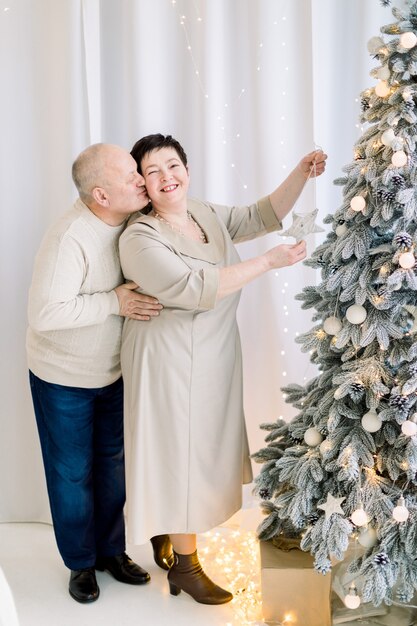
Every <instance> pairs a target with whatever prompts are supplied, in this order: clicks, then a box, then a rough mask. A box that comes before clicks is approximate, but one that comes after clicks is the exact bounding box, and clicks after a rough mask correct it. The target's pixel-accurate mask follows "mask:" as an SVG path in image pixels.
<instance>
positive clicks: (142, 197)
mask: <svg viewBox="0 0 417 626" xmlns="http://www.w3.org/2000/svg"><path fill="white" fill-rule="evenodd" d="M106 161H107V162H106V184H105V185H103V187H104V189H105V191H106V194H107V198H108V208H109V210H110V211H111V212H112V213H114V214H115V215H118V216H120V217H126V216H128V215H131V214H132V213H135V212H136V211H140V210H141V209H143V208H144V207H145V206H146V205H147V204H148V202H149V198H148V194H147V192H146V188H145V180H144V178H143V176H141V175H140V174H139V173H138V172H137V169H136V167H137V166H136V161H135V160H134V158H133V157H132V156H131V155H130V154H129V153H128V152H126V151H125V150H123V149H121V148H120V149H117V148H115V149H114V150H111V151H110V152H109V155H108V159H107V160H106Z"/></svg>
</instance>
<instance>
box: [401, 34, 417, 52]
mask: <svg viewBox="0 0 417 626" xmlns="http://www.w3.org/2000/svg"><path fill="white" fill-rule="evenodd" d="M416 43H417V37H416V36H415V34H414V33H412V32H408V33H403V34H402V35H401V36H400V44H401V46H402V47H403V48H405V49H406V50H410V48H414V46H415V45H416Z"/></svg>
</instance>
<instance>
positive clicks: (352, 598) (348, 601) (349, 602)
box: [344, 592, 361, 609]
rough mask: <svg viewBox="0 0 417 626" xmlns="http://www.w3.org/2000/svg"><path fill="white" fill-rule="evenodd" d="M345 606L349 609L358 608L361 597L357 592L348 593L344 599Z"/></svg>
mask: <svg viewBox="0 0 417 626" xmlns="http://www.w3.org/2000/svg"><path fill="white" fill-rule="evenodd" d="M344 603H345V606H346V607H347V608H348V609H357V608H358V607H359V606H360V604H361V599H360V597H359V596H358V595H357V594H356V593H350V592H349V593H348V594H347V595H346V596H345V599H344Z"/></svg>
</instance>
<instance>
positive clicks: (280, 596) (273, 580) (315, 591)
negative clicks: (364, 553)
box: [260, 541, 332, 626]
mask: <svg viewBox="0 0 417 626" xmlns="http://www.w3.org/2000/svg"><path fill="white" fill-rule="evenodd" d="M260 552H261V587H262V613H263V617H264V620H265V622H266V623H268V622H272V623H276V622H278V623H281V624H288V626H290V625H291V626H331V624H332V618H331V603H330V597H331V574H330V573H328V574H325V575H323V574H319V573H318V572H317V571H316V570H315V569H314V567H313V557H312V556H311V554H310V553H308V552H303V551H302V550H300V549H297V548H295V549H291V550H282V549H278V548H277V547H276V546H274V544H273V543H272V542H271V541H261V542H260Z"/></svg>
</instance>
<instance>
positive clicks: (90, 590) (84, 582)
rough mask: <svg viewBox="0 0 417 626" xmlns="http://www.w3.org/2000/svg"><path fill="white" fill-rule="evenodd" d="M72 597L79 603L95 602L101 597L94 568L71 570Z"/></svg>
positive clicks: (70, 587) (70, 589) (70, 586)
mask: <svg viewBox="0 0 417 626" xmlns="http://www.w3.org/2000/svg"><path fill="white" fill-rule="evenodd" d="M69 592H70V596H71V597H72V598H74V600H77V602H82V603H86V602H94V600H97V598H98V597H99V595H100V589H99V588H98V585H97V580H96V573H95V571H94V567H87V568H85V569H75V570H71V576H70V581H69Z"/></svg>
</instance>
